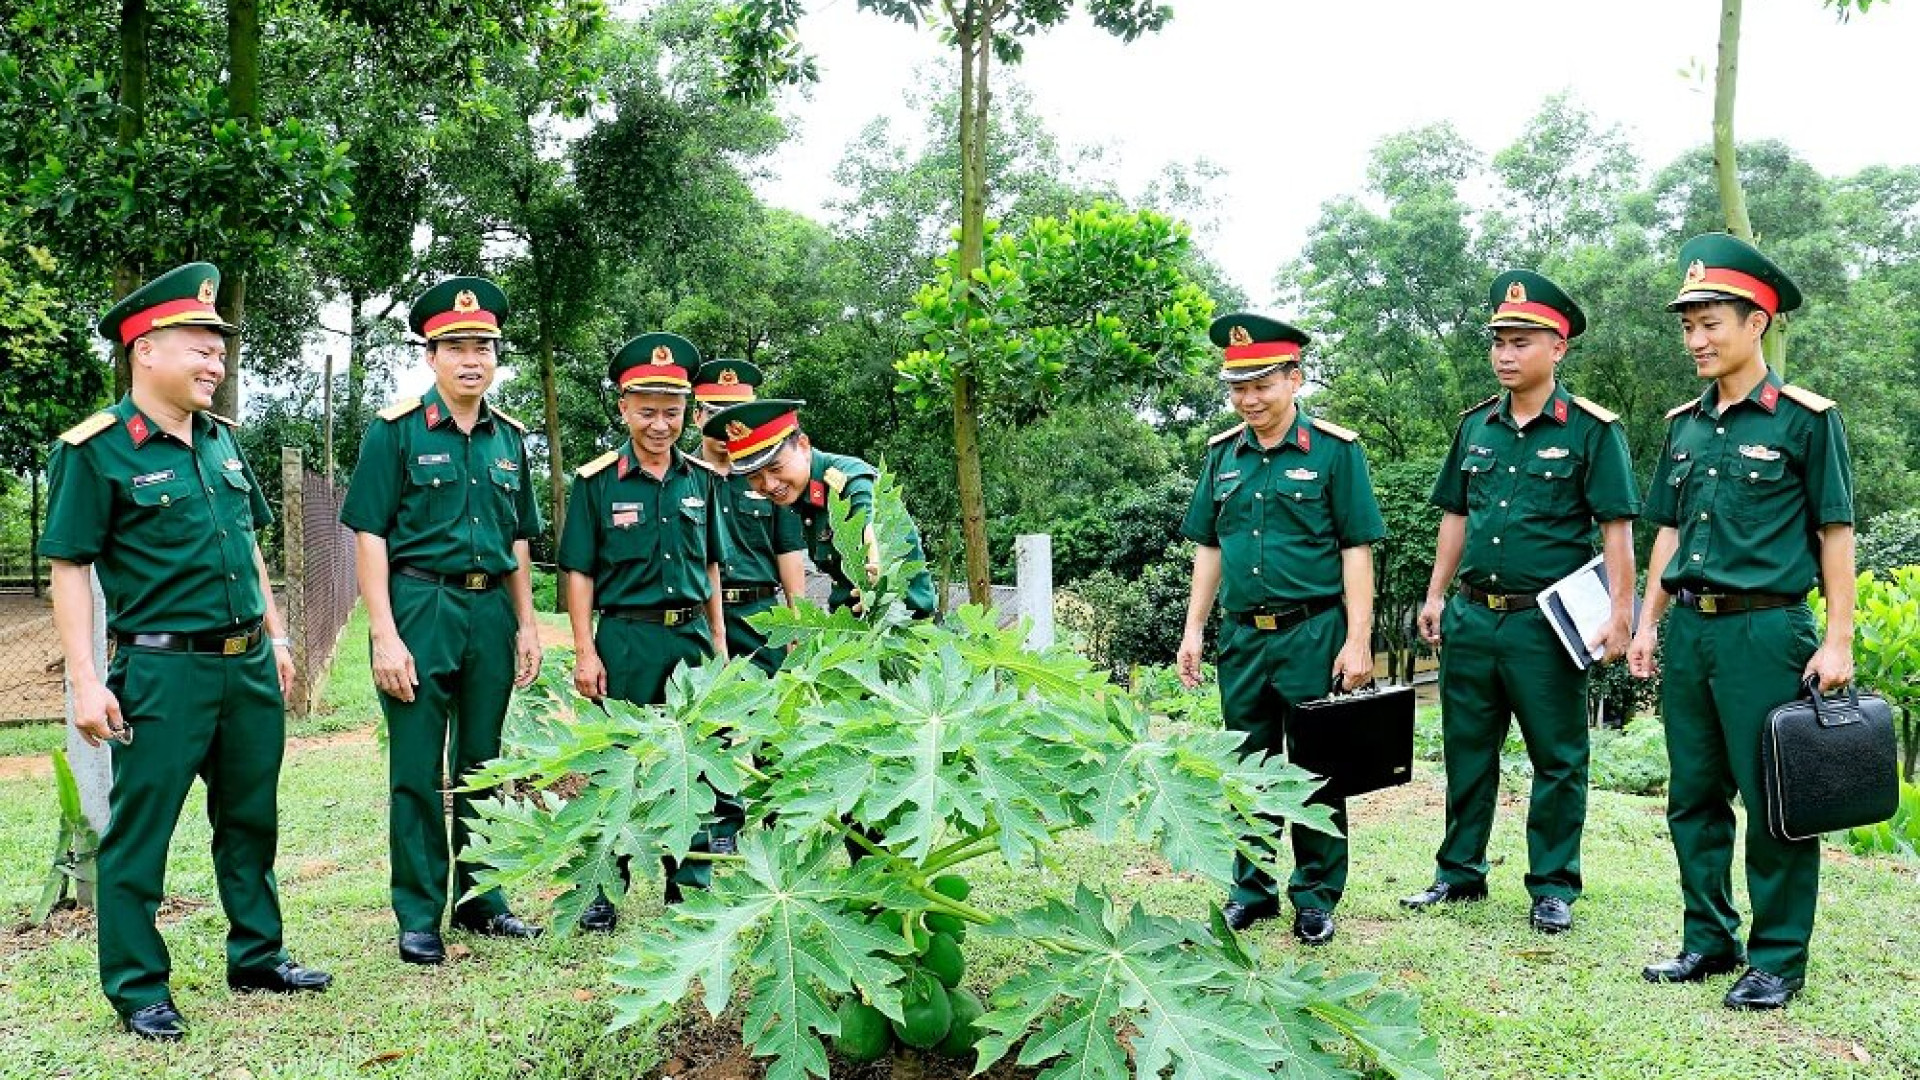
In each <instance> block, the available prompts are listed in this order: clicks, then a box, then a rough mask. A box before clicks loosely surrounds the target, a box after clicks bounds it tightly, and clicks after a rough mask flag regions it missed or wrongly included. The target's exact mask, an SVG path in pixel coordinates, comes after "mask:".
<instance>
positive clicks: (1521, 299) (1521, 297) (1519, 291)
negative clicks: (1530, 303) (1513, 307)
mask: <svg viewBox="0 0 1920 1080" xmlns="http://www.w3.org/2000/svg"><path fill="white" fill-rule="evenodd" d="M1526 302H1527V287H1526V286H1525V285H1522V284H1520V283H1519V282H1517V281H1516V282H1513V283H1512V284H1510V285H1508V286H1507V303H1509V304H1524V303H1526Z"/></svg>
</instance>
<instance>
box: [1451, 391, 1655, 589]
mask: <svg viewBox="0 0 1920 1080" xmlns="http://www.w3.org/2000/svg"><path fill="white" fill-rule="evenodd" d="M1613 421H1614V416H1613V414H1612V413H1609V412H1607V411H1606V410H1604V409H1601V408H1600V407H1599V406H1598V405H1594V404H1593V403H1591V402H1589V401H1587V400H1585V399H1584V398H1579V397H1575V396H1574V395H1572V394H1569V393H1568V392H1567V388H1566V387H1565V386H1563V385H1561V384H1559V383H1555V384H1554V388H1553V395H1552V396H1551V397H1549V398H1548V399H1547V402H1546V405H1545V407H1544V408H1542V409H1541V411H1540V415H1539V416H1536V417H1534V418H1533V419H1532V420H1531V421H1529V422H1528V423H1527V425H1526V426H1525V427H1519V426H1517V425H1515V424H1514V421H1513V412H1512V395H1511V394H1500V395H1498V396H1496V397H1492V398H1489V399H1487V400H1486V401H1483V402H1481V403H1480V404H1479V405H1476V406H1474V407H1473V408H1471V409H1469V410H1467V413H1466V416H1465V418H1464V419H1462V420H1461V422H1460V427H1459V428H1458V429H1457V430H1456V431H1455V432H1454V436H1453V449H1452V450H1451V451H1449V452H1448V454H1447V460H1446V464H1444V465H1443V466H1441V468H1440V475H1439V476H1438V477H1437V478H1436V479H1435V480H1434V484H1433V494H1432V496H1431V498H1430V501H1431V502H1432V503H1433V505H1435V506H1437V507H1439V508H1440V509H1442V510H1445V511H1446V512H1448V513H1450V514H1459V515H1461V516H1463V517H1465V518H1466V519H1467V540H1466V548H1465V550H1464V552H1463V553H1462V555H1461V559H1460V580H1462V581H1465V582H1466V583H1467V584H1469V585H1472V586H1473V587H1475V588H1477V589H1482V590H1485V591H1487V592H1493V593H1526V592H1536V591H1538V590H1540V589H1544V588H1546V587H1547V586H1548V585H1551V584H1553V583H1554V582H1555V581H1558V580H1560V579H1561V578H1563V577H1565V576H1566V575H1568V574H1570V573H1572V572H1573V571H1575V570H1578V569H1579V568H1580V564H1582V563H1584V562H1586V561H1587V560H1588V559H1591V558H1592V557H1593V523H1594V522H1596V521H1618V520H1620V519H1622V518H1632V517H1636V516H1638V515H1639V513H1640V496H1639V491H1638V490H1637V487H1636V485H1635V483H1634V478H1633V465H1632V463H1631V461H1630V460H1629V459H1628V456H1627V440H1626V436H1625V434H1624V433H1622V431H1621V429H1620V425H1619V424H1617V423H1615V422H1613Z"/></svg>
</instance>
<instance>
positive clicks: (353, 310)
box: [338, 284, 367, 457]
mask: <svg viewBox="0 0 1920 1080" xmlns="http://www.w3.org/2000/svg"><path fill="white" fill-rule="evenodd" d="M366 302H367V294H366V290H365V288H364V287H363V286H360V285H357V284H356V285H354V286H352V287H350V288H349V289H348V290H347V305H348V306H347V330H348V333H347V400H346V409H345V411H344V412H343V413H342V415H341V416H340V419H339V421H338V424H339V427H340V430H342V431H348V432H352V433H353V434H352V435H350V436H348V437H349V438H352V439H356V440H357V439H358V438H359V437H360V433H361V428H362V426H363V424H362V420H361V417H362V416H363V415H364V414H363V410H364V409H365V408H366V403H367V330H366V326H367V323H366V319H365V318H364V317H362V316H361V314H360V309H361V308H362V307H363V306H365V305H366ZM355 456H356V457H357V456H358V455H355Z"/></svg>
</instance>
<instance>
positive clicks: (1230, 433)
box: [1207, 424, 1247, 446]
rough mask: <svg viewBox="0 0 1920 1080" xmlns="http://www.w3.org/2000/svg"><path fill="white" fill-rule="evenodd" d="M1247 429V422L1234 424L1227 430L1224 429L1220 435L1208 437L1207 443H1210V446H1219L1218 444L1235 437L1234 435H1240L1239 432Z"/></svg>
mask: <svg viewBox="0 0 1920 1080" xmlns="http://www.w3.org/2000/svg"><path fill="white" fill-rule="evenodd" d="M1245 430H1247V425H1245V424H1235V425H1233V426H1232V427H1230V428H1228V429H1227V430H1225V431H1223V432H1221V433H1220V434H1218V435H1215V436H1214V437H1213V438H1211V439H1208V440H1207V445H1208V446H1218V445H1220V444H1221V443H1223V442H1226V441H1227V440H1228V439H1231V438H1233V437H1234V436H1235V435H1238V434H1240V433H1241V432H1242V431H1245Z"/></svg>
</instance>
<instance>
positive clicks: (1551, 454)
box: [1535, 446, 1573, 461]
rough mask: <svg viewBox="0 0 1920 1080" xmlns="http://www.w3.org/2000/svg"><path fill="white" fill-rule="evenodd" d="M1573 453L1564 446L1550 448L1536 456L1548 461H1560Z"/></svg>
mask: <svg viewBox="0 0 1920 1080" xmlns="http://www.w3.org/2000/svg"><path fill="white" fill-rule="evenodd" d="M1571 453H1573V451H1571V450H1569V449H1567V448H1566V447H1564V446H1549V447H1547V448H1546V449H1544V450H1541V451H1538V452H1537V454H1536V455H1535V456H1537V457H1541V458H1545V459H1546V460H1548V461H1558V460H1560V459H1561V458H1563V457H1566V456H1567V455H1568V454H1571Z"/></svg>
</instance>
